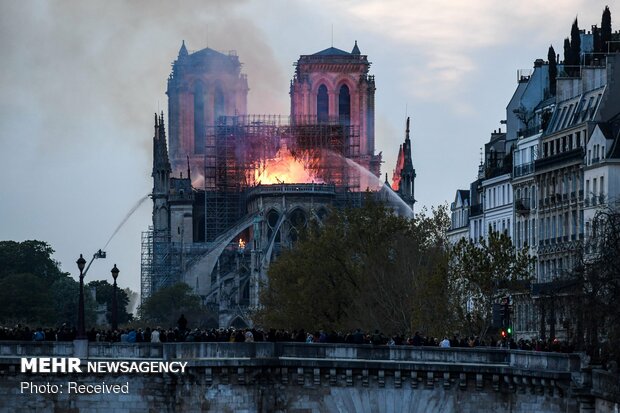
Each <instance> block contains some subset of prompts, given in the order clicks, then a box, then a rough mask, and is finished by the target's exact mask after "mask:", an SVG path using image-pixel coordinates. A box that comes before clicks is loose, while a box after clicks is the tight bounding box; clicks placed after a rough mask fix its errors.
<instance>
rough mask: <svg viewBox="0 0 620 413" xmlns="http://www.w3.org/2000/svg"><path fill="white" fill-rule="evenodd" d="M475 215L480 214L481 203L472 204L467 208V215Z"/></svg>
mask: <svg viewBox="0 0 620 413" xmlns="http://www.w3.org/2000/svg"><path fill="white" fill-rule="evenodd" d="M477 215H482V204H476V205H472V206H471V207H470V208H469V216H470V217H474V216H477Z"/></svg>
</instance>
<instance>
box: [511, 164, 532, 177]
mask: <svg viewBox="0 0 620 413" xmlns="http://www.w3.org/2000/svg"><path fill="white" fill-rule="evenodd" d="M533 172H534V162H529V163H524V164H521V165H516V166H515V167H514V168H512V174H513V176H514V177H515V178H518V177H520V176H524V175H529V174H531V173H533Z"/></svg>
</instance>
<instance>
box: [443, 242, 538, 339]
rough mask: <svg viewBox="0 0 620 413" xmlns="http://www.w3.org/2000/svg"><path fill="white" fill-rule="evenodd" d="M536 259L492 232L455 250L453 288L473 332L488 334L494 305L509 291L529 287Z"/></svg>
mask: <svg viewBox="0 0 620 413" xmlns="http://www.w3.org/2000/svg"><path fill="white" fill-rule="evenodd" d="M533 264H534V260H533V258H532V257H530V256H529V255H528V254H527V252H526V251H525V249H524V250H522V251H516V250H515V248H514V247H513V245H512V241H511V239H510V237H509V236H508V235H506V234H504V233H499V232H496V231H490V233H489V237H488V239H485V238H480V240H479V242H478V243H477V244H476V243H474V242H473V241H471V240H467V239H461V240H460V241H459V242H458V243H457V244H456V245H455V246H454V248H453V249H452V256H451V260H450V276H451V285H452V286H453V288H454V290H453V293H454V294H455V296H456V298H457V300H458V302H459V306H458V308H459V310H460V317H461V318H462V320H463V322H464V324H465V325H468V328H469V329H470V332H471V333H474V334H478V335H484V334H485V332H486V329H487V328H488V326H489V325H490V324H491V316H492V315H491V308H492V303H493V302H494V301H495V300H496V299H497V298H498V297H499V296H500V295H503V294H505V293H507V292H519V291H523V290H524V289H525V288H527V287H528V286H529V282H530V278H531V277H530V270H531V269H532V266H533Z"/></svg>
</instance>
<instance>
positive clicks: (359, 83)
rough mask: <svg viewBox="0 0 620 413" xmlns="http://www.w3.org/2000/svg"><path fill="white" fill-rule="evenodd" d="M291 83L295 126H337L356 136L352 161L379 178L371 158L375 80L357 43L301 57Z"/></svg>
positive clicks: (377, 161)
mask: <svg viewBox="0 0 620 413" xmlns="http://www.w3.org/2000/svg"><path fill="white" fill-rule="evenodd" d="M295 66H296V69H295V77H294V78H293V80H292V82H291V87H290V95H291V118H292V120H293V122H297V123H340V124H344V125H346V126H352V127H353V128H354V130H355V131H356V133H359V143H357V142H356V145H359V155H358V156H356V159H355V160H356V161H357V162H359V163H360V164H362V165H363V166H365V167H366V168H367V169H370V170H371V171H372V172H373V173H374V174H375V175H377V176H378V175H379V167H380V162H381V158H380V155H379V156H375V78H374V76H372V75H369V74H368V70H369V68H370V62H369V61H368V57H367V56H366V55H362V54H361V53H360V49H359V47H358V46H357V41H356V42H355V46H354V47H353V50H352V51H351V52H350V53H349V52H346V51H344V50H340V49H337V48H335V47H330V48H328V49H325V50H322V51H320V52H317V53H314V54H312V55H302V56H300V57H299V60H298V61H297V63H296V64H295Z"/></svg>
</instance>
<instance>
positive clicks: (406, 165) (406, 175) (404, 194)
mask: <svg viewBox="0 0 620 413" xmlns="http://www.w3.org/2000/svg"><path fill="white" fill-rule="evenodd" d="M409 122H410V118H409V117H407V127H406V129H405V142H404V143H403V144H402V145H400V148H399V150H398V158H397V159H396V169H395V170H394V175H393V178H392V188H393V189H394V191H396V192H397V193H398V195H399V196H400V197H401V198H402V199H403V201H405V202H406V203H407V205H409V206H410V207H411V209H413V205H414V204H415V202H416V201H415V196H414V194H415V189H414V188H415V177H416V174H415V169H413V158H412V157H411V139H410V137H409V133H410V128H409Z"/></svg>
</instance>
